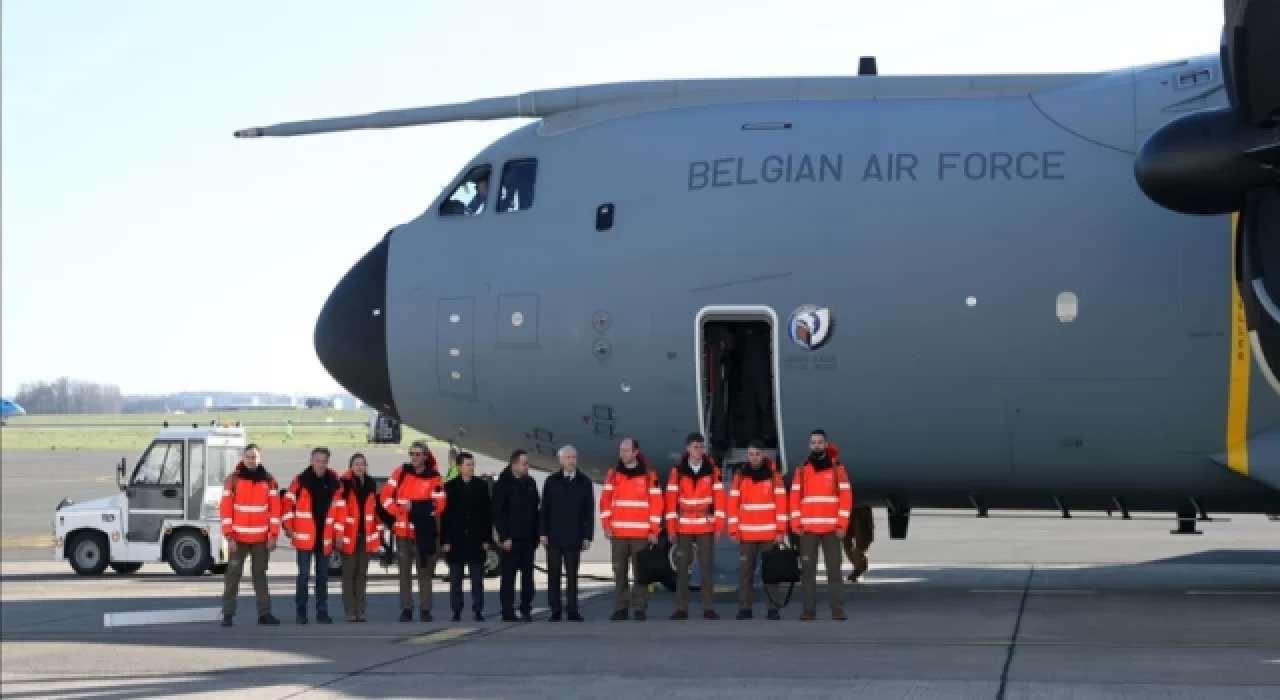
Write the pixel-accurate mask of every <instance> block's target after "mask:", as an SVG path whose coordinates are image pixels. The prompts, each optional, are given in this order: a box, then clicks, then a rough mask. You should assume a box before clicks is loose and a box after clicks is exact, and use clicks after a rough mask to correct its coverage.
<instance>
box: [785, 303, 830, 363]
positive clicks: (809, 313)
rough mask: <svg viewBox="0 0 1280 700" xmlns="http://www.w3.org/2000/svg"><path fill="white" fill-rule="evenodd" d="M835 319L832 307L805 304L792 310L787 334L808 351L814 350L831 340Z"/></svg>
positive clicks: (792, 340)
mask: <svg viewBox="0 0 1280 700" xmlns="http://www.w3.org/2000/svg"><path fill="white" fill-rule="evenodd" d="M834 326H835V319H834V318H833V317H832V315H831V309H829V308H827V307H825V306H814V305H813V304H805V305H804V306H801V307H799V308H798V309H796V310H795V311H792V312H791V320H790V321H789V322H788V323H787V335H788V336H790V338H791V342H793V343H795V344H796V345H798V346H800V349H802V350H804V351H806V352H813V351H814V350H817V349H819V348H821V347H822V346H824V345H826V344H827V341H829V340H831V331H832V329H833V327H834Z"/></svg>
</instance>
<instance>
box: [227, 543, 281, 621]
mask: <svg viewBox="0 0 1280 700" xmlns="http://www.w3.org/2000/svg"><path fill="white" fill-rule="evenodd" d="M270 554H271V553H270V552H268V551H267V543H266V542H259V543H257V544H245V543H243V542H237V543H236V549H235V551H234V552H231V556H230V559H231V560H230V561H228V562H227V573H226V574H224V575H223V579H224V580H223V589H222V614H223V615H235V614H236V597H237V596H239V595H240V578H241V577H242V576H243V575H244V560H245V557H248V556H251V555H252V556H253V564H252V567H251V571H252V572H253V573H252V575H253V595H254V597H255V598H257V602H258V617H262V616H263V615H267V614H270V613H271V592H270V591H269V590H268V589H267V557H268V556H270Z"/></svg>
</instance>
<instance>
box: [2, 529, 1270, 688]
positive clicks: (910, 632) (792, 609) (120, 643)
mask: <svg viewBox="0 0 1280 700" xmlns="http://www.w3.org/2000/svg"><path fill="white" fill-rule="evenodd" d="M104 576H105V577H109V578H111V579H113V580H112V582H111V583H112V584H113V585H118V584H119V583H120V582H121V580H127V581H130V582H136V583H137V584H138V585H139V586H147V587H154V589H153V590H154V594H153V595H151V596H147V597H136V598H128V597H117V598H95V599H85V598H81V597H77V598H65V599H59V598H52V599H50V598H45V599H40V600H24V601H13V602H9V601H5V602H4V603H3V606H2V609H3V614H2V616H0V617H2V619H3V623H2V628H3V639H4V643H5V645H6V647H7V649H6V652H5V658H6V661H5V664H4V666H5V667H6V668H5V671H6V674H5V676H6V680H5V682H4V696H5V697H7V698H33V697H47V696H48V694H49V692H50V691H49V689H48V688H49V686H50V684H54V685H57V686H59V687H63V688H64V689H63V690H59V691H58V694H59V695H61V696H75V697H80V698H135V697H138V698H140V697H155V696H159V695H182V694H188V693H194V692H208V691H211V690H212V691H216V692H220V693H241V694H252V693H255V692H259V693H261V692H268V691H269V692H273V693H275V694H277V695H286V694H288V693H289V692H292V691H290V690H288V689H287V688H286V686H287V687H292V686H293V685H297V686H298V687H297V690H298V691H305V690H307V689H313V688H315V687H317V686H334V687H333V688H332V690H333V691H334V692H340V693H341V694H343V695H347V696H354V697H371V698H372V697H390V696H398V697H404V696H405V695H406V692H405V690H406V686H405V685H404V683H405V682H406V681H405V679H404V678H403V677H404V676H414V674H417V676H416V677H417V678H418V681H417V682H420V683H426V684H431V683H432V682H433V680H432V679H433V678H436V677H438V676H441V677H443V676H449V677H455V678H458V677H468V678H472V677H474V678H480V679H481V681H483V682H481V681H477V683H478V685H476V686H474V689H473V690H468V688H471V686H467V685H466V683H467V682H468V681H465V680H463V681H457V682H459V683H463V685H461V686H459V691H460V692H464V693H465V694H466V695H468V696H472V697H480V696H483V695H482V693H483V692H484V686H485V683H496V682H498V681H499V680H501V682H503V683H508V684H510V683H516V684H518V683H519V679H520V678H521V677H522V674H527V675H529V676H530V677H532V676H535V675H545V674H563V673H566V672H568V671H567V670H566V664H568V665H569V666H571V667H572V668H573V672H578V673H588V674H592V675H596V674H598V675H601V676H617V675H619V674H621V675H626V676H635V675H637V674H640V675H643V674H644V673H646V672H647V671H646V669H656V668H659V667H661V668H662V670H661V671H655V673H658V674H660V675H664V676H667V677H669V676H670V675H671V674H673V673H674V674H676V675H683V674H685V673H690V674H694V675H698V676H702V677H704V680H705V678H714V677H716V676H717V675H718V674H723V675H724V676H725V677H733V678H736V679H737V682H738V683H742V682H744V681H745V680H748V679H751V678H756V677H759V678H760V679H762V682H763V681H766V680H768V679H775V680H776V679H777V678H778V676H779V670H778V669H779V667H780V665H781V667H785V668H786V669H787V671H786V672H785V674H783V675H786V676H789V677H792V678H795V677H797V676H798V677H803V678H810V679H813V680H815V682H817V681H822V680H823V679H827V680H830V681H832V682H835V681H841V680H849V681H852V680H854V679H858V678H867V677H871V678H876V677H878V676H880V675H883V674H884V673H887V671H884V670H881V668H882V666H880V665H879V664H884V663H888V662H887V661H881V662H877V661H876V659H877V658H880V657H881V656H882V655H886V654H887V655H893V654H897V655H899V657H901V656H902V655H912V654H916V655H921V654H923V656H921V657H920V662H921V663H920V664H919V665H914V666H913V669H914V670H913V672H914V673H916V674H919V677H921V678H926V677H930V676H931V675H932V674H936V673H943V672H941V671H936V670H930V668H929V662H928V661H927V659H928V658H937V655H938V654H941V653H944V650H945V653H946V654H947V659H948V661H947V663H946V666H947V669H948V670H947V671H945V674H944V680H945V681H946V682H960V681H964V682H968V681H970V680H972V681H973V682H975V683H976V682H988V681H991V679H992V663H993V660H1001V661H1004V660H1005V656H1006V654H1007V655H1008V657H1009V658H1012V650H1013V648H1014V647H1015V646H1017V647H1020V648H1023V647H1025V648H1029V649H1031V650H1033V651H1034V650H1036V649H1040V648H1048V649H1049V651H1050V652H1052V653H1056V654H1059V655H1070V654H1072V653H1080V654H1086V655H1087V654H1091V653H1103V654H1125V653H1134V654H1138V653H1147V652H1153V653H1154V652H1158V651H1159V650H1162V649H1164V650H1167V649H1169V648H1176V649H1194V650H1196V651H1195V652H1194V653H1195V656H1196V658H1197V659H1199V662H1198V663H1200V664H1201V670H1202V671H1203V669H1205V668H1208V669H1210V670H1212V669H1213V663H1214V661H1213V659H1214V656H1213V655H1214V654H1215V653H1217V654H1222V653H1228V652H1231V653H1236V654H1239V653H1243V652H1246V651H1247V652H1248V653H1253V652H1254V651H1259V653H1260V652H1261V651H1264V650H1265V651H1266V653H1267V654H1273V652H1274V655H1275V656H1277V657H1280V637H1277V636H1276V634H1275V630H1276V629H1278V628H1280V605H1277V604H1276V603H1280V595H1277V594H1280V552H1271V551H1256V550H1228V549H1224V550H1209V551H1205V552H1201V553H1197V554H1191V555H1186V556H1179V557H1172V558H1168V559H1161V560H1153V561H1148V562H1142V563H1136V564H1124V565H1100V566H1081V565H1071V566H1063V567H1055V566H1053V565H1036V566H1034V567H1033V566H1029V565H1017V566H1012V565H1011V566H991V567H981V568H979V567H965V566H939V567H915V566H886V567H884V568H876V569H873V571H872V572H871V573H870V574H868V575H867V577H866V582H865V583H859V584H852V585H850V584H846V585H845V587H844V590H845V598H846V602H847V609H848V611H849V613H850V618H851V619H850V621H849V622H846V623H841V624H838V625H837V624H834V623H831V622H828V621H827V620H828V619H829V616H828V614H827V603H826V602H825V599H826V594H825V593H821V594H820V598H819V605H818V622H817V623H814V624H802V623H799V622H798V621H796V620H795V618H796V617H797V616H798V615H799V612H800V611H799V608H800V590H799V587H797V589H796V591H795V596H794V597H793V598H792V600H791V603H790V604H789V605H788V606H787V607H786V608H785V609H784V610H783V617H784V621H783V622H766V621H765V620H763V615H762V612H763V611H762V605H761V602H760V601H761V595H760V592H759V591H758V590H757V592H756V595H755V600H756V606H755V609H756V618H755V619H754V620H750V621H732V617H733V613H734V612H736V609H737V607H738V606H737V605H736V593H733V592H721V593H718V594H717V595H716V603H717V607H718V610H719V612H720V613H721V615H722V617H723V618H725V621H723V622H715V623H710V622H705V623H704V622H703V621H702V620H700V619H697V618H698V617H699V611H698V605H699V604H698V596H697V594H694V595H693V596H692V598H693V601H694V602H693V605H692V606H691V613H692V615H691V618H693V619H692V621H691V622H680V623H674V622H668V621H667V620H666V617H667V614H668V613H669V611H670V610H671V609H672V605H673V598H674V596H673V595H672V594H670V593H666V592H661V591H659V592H658V593H656V594H654V595H653V596H652V602H651V605H650V622H648V623H646V624H643V625H638V624H636V623H635V622H627V623H607V622H606V619H607V617H608V615H609V613H610V612H611V608H612V585H611V584H598V583H593V584H591V587H590V588H588V587H587V586H586V584H585V583H584V595H585V594H587V593H588V592H590V591H601V592H602V593H601V594H600V595H598V596H597V597H594V598H591V599H590V600H588V601H585V602H584V606H583V614H584V615H585V616H587V619H588V621H587V623H586V624H575V623H568V622H565V623H560V624H546V623H544V622H541V621H539V619H538V618H535V622H534V623H533V624H527V623H502V622H499V621H497V615H496V613H497V611H498V605H497V595H496V593H497V589H498V580H497V579H487V580H486V592H487V595H486V602H485V610H486V615H487V617H488V618H489V619H488V621H486V622H471V621H470V620H471V615H470V603H471V600H470V595H469V593H468V595H467V608H466V609H464V615H463V621H462V622H460V623H451V622H449V621H448V619H449V617H448V616H449V606H448V598H447V590H448V589H447V585H446V584H443V583H440V582H437V583H436V584H435V585H434V587H433V592H434V596H433V603H432V609H433V611H434V614H435V617H436V621H435V622H432V623H423V622H419V621H417V620H416V619H415V621H414V622H412V623H398V622H395V619H396V616H397V614H398V608H399V605H398V600H397V597H398V596H397V594H396V593H394V592H393V591H394V590H395V583H394V582H395V580H396V577H395V574H394V571H392V573H390V574H389V575H383V574H381V573H380V572H378V571H377V568H376V567H375V568H373V570H372V571H371V575H370V585H371V587H375V586H376V587H377V589H378V591H377V592H372V591H371V592H370V594H369V611H370V618H371V619H372V620H373V621H371V622H369V623H364V624H351V623H345V622H344V621H343V610H342V604H341V593H340V590H339V585H340V584H338V582H336V581H334V580H333V579H331V580H330V591H329V605H330V612H331V614H332V615H333V617H334V619H335V624H333V625H332V626H319V625H316V624H315V623H314V594H312V596H311V605H310V606H309V607H311V609H312V611H313V612H312V618H313V619H312V624H310V625H306V626H301V625H297V624H295V623H294V620H293V617H294V615H293V596H292V595H291V594H285V595H281V594H280V593H274V594H273V596H272V603H273V610H274V613H275V614H276V616H277V617H279V618H280V619H281V621H282V624H281V625H280V626H279V627H260V626H258V625H257V624H256V623H255V619H254V618H255V613H254V603H253V596H252V586H251V585H250V583H249V581H248V577H247V576H246V578H245V580H244V581H243V582H242V585H241V595H240V598H239V613H238V615H237V618H236V624H235V626H234V627H232V628H230V629H223V628H220V627H218V626H217V623H192V624H180V625H155V626H145V627H130V628H103V626H102V617H101V615H102V613H104V612H123V611H135V610H147V609H167V608H192V607H216V606H218V605H219V604H220V594H221V582H220V581H219V580H218V579H220V578H221V577H215V576H205V577H200V578H196V579H192V578H181V577H177V576H174V575H173V574H169V573H167V572H160V571H157V572H156V573H145V574H134V575H130V576H121V575H118V574H112V573H107V574H104ZM269 579H270V582H271V584H272V585H273V586H277V587H288V588H289V589H290V590H291V589H292V586H293V583H294V577H293V575H292V574H289V575H275V576H269ZM73 580H83V582H84V584H85V587H84V589H83V591H84V593H86V594H92V591H93V588H92V587H93V581H92V580H91V579H83V578H82V577H79V576H76V575H75V574H73V573H71V572H68V573H66V574H11V575H9V574H6V575H4V576H0V582H2V583H4V584H6V585H7V584H17V583H26V584H30V583H42V582H48V583H50V584H62V585H67V584H68V583H69V582H71V581H73ZM824 581H825V575H824V574H823V573H822V572H821V571H820V573H819V582H820V583H822V582H824ZM193 583H195V584H196V585H197V586H199V587H201V588H200V592H199V593H197V594H195V595H196V597H192V594H190V592H188V593H187V594H186V595H179V596H167V595H166V594H165V592H164V589H166V588H169V587H173V588H178V587H181V586H186V587H188V588H190V587H191V586H192V584H193ZM204 587H207V588H208V595H205V594H204V593H203V590H204ZM415 588H416V586H415ZM468 591H469V587H468ZM415 599H416V595H415ZM1028 599H1031V600H1033V601H1035V602H1034V604H1033V605H1032V606H1031V607H1030V608H1029V607H1028ZM534 605H535V606H545V605H546V597H545V590H544V589H543V587H541V586H540V587H539V590H538V593H537V596H536V598H535V603H534ZM1126 615H1127V616H1129V617H1128V618H1127V619H1126V620H1125V621H1123V622H1122V621H1121V618H1122V617H1124V616H1126ZM540 617H541V618H542V619H545V614H544V615H541V616H540ZM415 618H416V615H415ZM481 640H484V643H483V644H482V645H476V646H474V647H467V648H465V649H459V650H457V651H450V650H453V649H456V648H458V647H460V646H464V645H468V644H472V643H475V642H479V641H481ZM22 643H27V644H22ZM15 645H20V646H15ZM50 645H68V646H67V647H66V649H65V650H62V651H59V652H57V653H56V654H55V653H54V650H53V649H52V648H51V647H50ZM70 645H74V646H70ZM814 645H837V646H839V647H840V648H842V649H845V650H846V652H848V657H847V658H848V663H845V664H836V665H834V666H833V665H831V664H827V665H822V664H819V663H818V660H819V659H818V657H819V656H821V654H815V653H814V652H813V651H812V650H813V649H815V647H814ZM1100 648H1101V651H1100V652H1099V649H1100ZM1109 649H1110V651H1109ZM1135 649H1136V650H1139V651H1133V650H1135ZM1121 650H1128V651H1121ZM1161 653H1164V652H1161ZM752 654H763V656H761V657H760V658H767V659H770V661H769V663H765V664H752V662H751V661H750V658H751V657H752V656H751V655H752ZM672 657H677V658H680V659H681V661H680V663H679V664H677V665H676V666H677V668H672V667H671V664H672ZM997 657H998V659H997ZM884 658H885V659H889V658H892V657H891V656H886V657H884ZM1063 658H1066V656H1063ZM1232 658H1233V659H1234V658H1235V657H1232ZM78 659H80V660H83V663H78V661H77V660H78ZM497 660H501V662H500V663H497V664H495V661H497ZM900 660H901V659H900V658H899V661H900ZM1004 663H1005V671H1004V676H1003V677H1001V674H1000V671H999V668H998V667H996V668H995V672H994V673H995V676H996V677H999V678H1000V681H1001V682H1002V683H1003V682H1004V681H1005V680H1007V677H1008V673H1009V671H1008V663H1007V661H1004ZM1221 663H1222V664H1223V665H1224V668H1225V667H1226V666H1234V664H1235V662H1234V661H1222V662H1221ZM11 664H12V665H11ZM28 664H31V665H29V666H28ZM685 666H689V667H688V668H685ZM897 666H898V667H899V668H900V667H901V663H898V664H897ZM148 668H150V669H152V670H150V671H148V670H144V669H148ZM90 669H92V671H91V670H90ZM95 671H96V673H95ZM1148 671H1150V673H1148ZM1268 671H1269V672H1270V675H1267V672H1268ZM1134 672H1135V673H1137V674H1138V675H1139V676H1143V675H1144V674H1146V675H1151V677H1152V678H1153V679H1156V680H1151V681H1148V682H1172V681H1171V680H1170V679H1173V678H1175V677H1176V676H1177V675H1178V673H1179V671H1176V670H1174V671H1168V672H1161V673H1156V672H1155V671H1154V670H1152V669H1148V670H1143V669H1142V668H1138V670H1136V671H1134ZM388 674H391V675H394V676H401V678H400V680H399V681H397V682H389V681H386V680H385V679H387V678H388V677H389V676H388ZM1152 674H1154V675H1152ZM356 676H361V678H360V682H358V683H357V682H352V680H351V679H353V678H355V677H356ZM891 677H896V678H903V677H904V676H901V675H898V676H891ZM1233 678H1234V679H1235V681H1234V682H1237V683H1249V682H1250V676H1249V674H1247V673H1246V674H1244V675H1243V676H1242V675H1240V674H1239V673H1238V672H1237V673H1236V675H1235V676H1233ZM486 679H487V680H486ZM1267 679H1271V680H1269V681H1268V680H1267ZM1253 681H1254V682H1257V683H1268V684H1271V683H1275V684H1280V668H1275V667H1272V668H1270V669H1266V668H1260V669H1258V670H1257V671H1255V672H1254V674H1253ZM1124 682H1130V681H1128V680H1126V681H1124ZM1205 682H1216V681H1205ZM339 684H340V685H339ZM504 687H505V686H504ZM423 690H425V691H427V692H430V693H433V694H434V693H445V692H448V691H447V690H446V689H445V688H443V687H441V688H437V687H435V686H432V685H426V686H421V687H419V690H418V692H410V694H416V695H419V696H421V692H422V691H423ZM504 692H507V693H509V692H510V691H509V690H508V691H504ZM540 692H544V691H537V692H535V690H534V689H530V690H529V692H528V693H523V694H525V695H529V694H532V695H540ZM984 692H985V691H984ZM987 697H990V695H987Z"/></svg>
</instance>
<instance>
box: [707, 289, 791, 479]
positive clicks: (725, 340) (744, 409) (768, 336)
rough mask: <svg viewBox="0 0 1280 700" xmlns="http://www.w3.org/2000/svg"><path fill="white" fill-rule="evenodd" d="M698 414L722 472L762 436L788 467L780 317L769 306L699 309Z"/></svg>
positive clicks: (768, 449)
mask: <svg viewBox="0 0 1280 700" xmlns="http://www.w3.org/2000/svg"><path fill="white" fill-rule="evenodd" d="M697 343H698V367H697V381H698V419H699V422H700V423H701V425H702V433H703V435H705V436H706V438H707V448H708V451H709V452H710V453H711V456H712V458H713V459H715V460H716V462H717V463H719V464H721V465H723V466H724V467H726V472H729V471H732V470H735V469H736V465H739V464H742V463H744V462H746V459H747V456H746V455H747V444H748V443H749V442H750V441H752V440H760V441H762V442H764V444H765V450H766V453H767V454H768V455H769V456H770V457H771V458H773V460H774V461H775V462H776V463H777V464H778V465H779V466H781V467H782V468H783V469H785V468H786V466H785V465H786V456H785V454H784V453H783V447H782V446H783V443H784V440H783V435H782V410H781V407H780V403H779V394H780V393H781V392H780V386H779V371H778V320H777V315H776V314H775V313H774V312H773V309H770V308H769V307H767V306H722V307H715V306H711V307H707V308H704V309H703V310H702V311H701V312H699V313H698V325H697Z"/></svg>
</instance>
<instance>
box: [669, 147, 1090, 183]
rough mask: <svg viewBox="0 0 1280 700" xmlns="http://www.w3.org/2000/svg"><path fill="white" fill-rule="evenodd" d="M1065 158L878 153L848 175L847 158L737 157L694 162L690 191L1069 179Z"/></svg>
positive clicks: (996, 153) (1034, 154)
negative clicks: (850, 181) (858, 183)
mask: <svg viewBox="0 0 1280 700" xmlns="http://www.w3.org/2000/svg"><path fill="white" fill-rule="evenodd" d="M1065 157H1066V152H1065V151H1021V152H1014V151H981V152H970V153H961V152H958V151H957V152H944V153H938V154H935V155H929V156H920V155H917V154H915V153H883V154H881V153H873V154H871V155H869V156H867V157H866V159H865V160H863V159H861V158H858V159H856V163H857V165H858V166H860V172H849V173H846V171H845V165H846V161H845V156H844V154H842V153H813V154H809V153H798V154H797V153H792V154H786V155H768V156H765V157H763V158H759V157H749V156H733V157H729V158H716V159H713V160H695V161H692V162H690V163H689V177H688V187H689V190H690V191H693V190H701V189H704V188H707V187H741V186H747V185H772V184H778V183H810V182H811V183H819V182H844V181H845V180H846V174H847V175H848V176H849V179H855V178H856V179H859V180H860V181H862V182H919V181H921V180H936V181H966V180H968V181H986V182H991V181H1014V180H1065V179H1066V174H1065V173H1064V172H1063V159H1064V158H1065ZM849 162H850V164H852V163H854V162H855V158H854V157H850V158H849Z"/></svg>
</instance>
